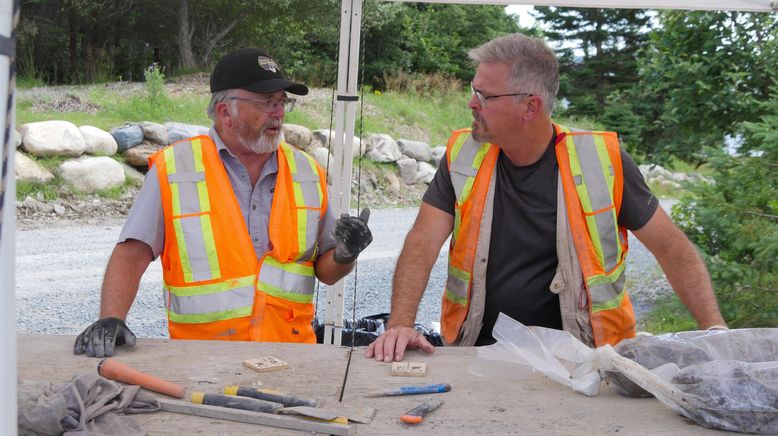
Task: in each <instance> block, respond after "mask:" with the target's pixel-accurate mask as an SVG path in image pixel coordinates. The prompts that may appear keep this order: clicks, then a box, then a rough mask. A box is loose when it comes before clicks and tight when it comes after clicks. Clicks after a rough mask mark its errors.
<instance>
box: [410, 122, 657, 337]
mask: <svg viewBox="0 0 778 436" xmlns="http://www.w3.org/2000/svg"><path fill="white" fill-rule="evenodd" d="M554 139H555V138H554V137H552V138H551V141H550V142H549V146H548V149H547V150H546V152H545V153H544V154H543V156H542V157H541V158H540V159H539V160H538V161H537V162H535V163H533V164H531V165H527V166H515V165H513V164H512V163H511V162H510V160H509V159H508V157H507V156H505V154H504V153H502V152H500V155H499V157H498V159H497V168H496V174H495V176H496V180H495V186H496V188H495V197H494V212H493V215H494V216H493V221H492V236H491V241H490V246H489V264H488V265H487V268H486V304H485V311H484V319H483V328H482V329H481V333H480V335H479V337H478V340H477V341H476V345H488V344H492V343H494V339H493V338H492V328H493V327H494V323H495V321H496V320H497V315H498V314H499V313H500V312H503V313H505V314H506V315H508V316H510V317H512V318H514V319H516V320H518V321H520V322H522V323H523V324H525V325H536V326H542V327H549V328H555V329H560V330H561V329H562V316H561V313H560V308H559V296H558V295H557V294H554V293H553V292H551V291H550V290H549V286H550V285H551V280H553V278H554V274H555V273H556V267H557V253H556V213H557V198H556V196H557V180H558V179H557V174H558V172H559V165H558V164H557V161H556V154H555V151H554ZM621 160H622V167H623V170H624V196H623V199H622V205H621V211H620V213H619V225H621V226H623V227H626V228H627V229H629V230H637V229H640V228H641V227H643V226H644V225H645V224H646V223H647V222H648V220H649V219H650V218H651V217H652V216H653V215H654V212H655V211H656V208H657V205H658V202H657V199H656V197H654V195H653V194H652V193H651V191H650V190H649V189H648V186H646V183H645V181H644V180H643V176H642V175H641V174H640V170H639V169H638V167H637V165H636V164H635V162H634V161H633V160H632V158H631V157H630V156H629V155H628V154H627V153H626V152H625V151H624V150H622V151H621ZM422 200H423V201H424V202H425V203H427V204H429V205H431V206H434V207H436V208H438V209H440V210H442V211H444V212H446V213H449V214H451V215H454V203H455V194H454V187H453V186H452V184H451V176H450V174H449V171H448V164H447V163H446V159H445V157H443V158H442V159H441V160H440V167H439V169H438V172H437V173H436V174H435V178H434V179H433V180H432V183H430V186H429V188H428V189H427V192H426V193H425V194H424V198H423V199H422Z"/></svg>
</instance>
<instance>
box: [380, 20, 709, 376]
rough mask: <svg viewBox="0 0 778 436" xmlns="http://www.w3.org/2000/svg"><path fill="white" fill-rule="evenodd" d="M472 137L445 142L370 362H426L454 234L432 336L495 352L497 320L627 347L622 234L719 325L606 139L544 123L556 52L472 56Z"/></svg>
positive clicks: (705, 324)
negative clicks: (440, 267)
mask: <svg viewBox="0 0 778 436" xmlns="http://www.w3.org/2000/svg"><path fill="white" fill-rule="evenodd" d="M470 57H471V59H472V60H473V61H474V62H475V63H476V64H477V69H476V73H475V77H474V78H473V82H472V84H471V88H472V93H473V94H472V98H471V99H470V102H469V104H468V107H469V108H470V109H471V110H472V113H473V119H474V121H473V125H472V129H462V130H458V131H456V132H454V134H453V135H452V136H451V138H450V139H449V142H448V146H447V150H446V156H445V159H441V162H440V168H439V170H438V172H437V174H436V176H435V179H434V180H433V182H432V183H431V184H430V186H429V189H428V190H427V192H426V194H425V195H424V198H423V203H422V205H421V208H420V209H419V215H418V217H417V218H416V222H415V224H414V225H413V228H412V229H411V231H410V232H409V233H408V236H407V238H406V240H405V245H404V247H403V250H402V252H401V254H400V257H399V259H398V261H397V269H396V271H395V274H394V282H393V289H392V310H391V317H390V319H389V326H388V329H387V330H386V332H385V333H384V334H383V335H382V336H381V337H379V338H378V339H377V340H376V341H375V342H374V343H372V344H371V345H370V346H369V348H368V349H367V352H366V356H367V357H375V358H376V359H377V360H382V361H385V362H391V361H393V360H401V359H402V358H403V356H404V352H405V349H406V348H420V349H422V350H423V351H425V352H432V351H433V350H434V348H433V346H432V345H431V344H430V343H429V342H428V341H427V340H426V339H425V338H424V336H422V335H421V334H419V332H417V331H416V330H414V328H413V326H414V319H415V316H416V311H417V309H418V305H419V301H420V299H421V297H422V295H423V293H424V290H425V288H426V284H427V280H428V279H429V274H430V270H431V268H432V265H433V264H434V263H435V260H436V259H437V257H438V254H439V252H440V248H441V246H442V244H443V243H444V242H445V240H446V239H447V238H448V237H449V236H451V248H450V250H449V263H448V279H447V281H446V287H445V290H444V294H443V308H442V313H441V336H442V338H443V341H444V342H445V343H446V344H447V345H466V346H471V345H488V344H491V343H494V341H495V339H494V337H493V336H492V329H493V326H494V324H495V321H496V320H497V316H498V314H499V313H500V312H502V313H505V314H506V315H508V316H510V317H512V318H514V319H516V320H518V321H520V322H522V323H524V324H526V325H536V326H543V327H548V328H555V329H564V330H566V331H569V332H570V333H572V334H573V335H575V336H576V337H577V338H579V339H580V340H581V341H583V342H584V343H586V344H588V345H591V346H600V345H603V344H615V343H616V342H618V341H620V340H621V339H624V338H628V337H632V336H634V335H635V317H634V314H633V311H632V305H631V303H630V300H629V295H628V294H627V292H626V289H625V286H624V285H625V277H624V271H625V259H626V254H627V233H626V231H627V230H630V231H632V233H633V234H634V235H635V236H636V237H637V238H638V239H639V240H640V241H641V242H642V243H643V244H644V245H645V246H646V247H647V248H648V249H649V250H650V251H651V252H652V253H653V254H654V256H656V258H657V260H658V261H659V264H660V265H661V266H662V268H663V270H664V272H665V274H666V275H667V278H668V280H669V282H670V284H671V285H672V286H673V289H674V290H675V292H676V293H677V294H678V296H679V297H680V298H681V301H683V302H684V303H685V304H686V306H687V307H688V308H689V309H690V311H691V313H692V315H693V316H694V317H695V319H696V320H697V323H698V325H699V326H700V328H703V329H705V328H710V327H714V326H720V327H723V326H724V320H723V319H722V317H721V314H720V313H719V310H718V305H717V303H716V298H715V296H714V294H713V289H712V287H711V282H710V279H709V277H708V274H707V271H706V269H705V265H704V264H703V263H702V261H701V259H700V257H699V255H698V254H697V252H696V250H695V249H694V247H693V246H692V245H691V243H690V242H689V240H688V239H687V238H686V237H685V235H684V234H683V233H682V232H681V231H680V230H679V229H678V228H677V227H676V226H675V225H674V224H673V223H672V221H671V220H670V218H669V217H668V216H667V214H666V213H665V211H664V210H662V208H661V207H659V206H658V202H657V199H656V197H654V195H653V194H651V191H650V190H649V189H648V187H647V186H646V184H645V182H644V180H643V178H642V176H641V175H640V172H639V171H638V168H637V165H635V163H634V162H633V160H632V158H630V156H629V155H628V154H627V153H626V152H624V151H622V150H620V149H619V144H618V138H617V136H616V134H615V133H613V132H586V131H580V130H577V129H571V128H568V127H565V126H562V125H559V124H556V123H554V122H552V120H551V112H552V109H553V105H554V100H555V99H556V93H557V90H558V88H559V67H558V63H557V60H556V57H555V55H554V52H553V51H552V50H551V49H549V48H548V46H546V44H545V43H544V42H543V41H542V40H539V39H535V38H530V37H527V36H525V35H520V34H514V35H508V36H505V37H501V38H497V39H495V40H492V41H490V42H488V43H486V44H484V45H483V46H481V47H478V48H476V49H474V50H472V51H471V52H470Z"/></svg>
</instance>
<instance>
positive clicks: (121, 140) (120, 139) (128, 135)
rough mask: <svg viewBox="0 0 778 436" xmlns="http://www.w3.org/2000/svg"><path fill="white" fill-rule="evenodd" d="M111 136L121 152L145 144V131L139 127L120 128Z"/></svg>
mask: <svg viewBox="0 0 778 436" xmlns="http://www.w3.org/2000/svg"><path fill="white" fill-rule="evenodd" d="M111 135H112V136H113V139H115V140H116V145H118V150H119V151H124V150H127V149H130V148H132V147H135V146H136V145H138V144H140V143H141V142H143V129H141V128H140V127H139V126H125V127H120V128H118V129H114V130H113V131H111Z"/></svg>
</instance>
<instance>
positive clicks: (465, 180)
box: [441, 124, 635, 346]
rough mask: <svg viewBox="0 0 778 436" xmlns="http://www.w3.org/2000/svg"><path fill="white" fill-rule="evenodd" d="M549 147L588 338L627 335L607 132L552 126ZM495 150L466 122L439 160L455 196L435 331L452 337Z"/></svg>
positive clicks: (616, 155)
mask: <svg viewBox="0 0 778 436" xmlns="http://www.w3.org/2000/svg"><path fill="white" fill-rule="evenodd" d="M554 128H555V130H556V133H557V138H556V144H555V151H556V156H557V162H558V164H559V171H560V175H561V179H562V185H563V192H564V197H565V198H564V200H565V206H566V209H567V218H568V221H569V223H570V227H571V232H572V235H573V242H574V246H575V251H576V253H577V257H578V260H579V262H580V264H581V269H582V274H583V277H584V284H585V288H586V291H587V297H588V298H587V303H588V310H589V315H590V316H589V318H590V322H591V327H592V332H593V335H594V340H595V344H596V345H597V346H599V345H603V344H606V343H609V344H615V343H617V342H618V341H620V340H621V339H625V338H629V337H634V335H635V316H634V313H633V311H632V303H631V302H630V299H629V295H628V294H627V292H626V291H625V287H624V269H625V266H626V263H625V259H626V256H627V233H626V229H625V228H623V227H619V226H618V214H619V210H620V209H621V198H622V192H623V186H624V179H623V173H622V167H621V155H620V152H619V143H618V139H617V136H616V134H615V133H613V132H582V131H575V132H573V131H571V130H569V129H566V128H564V127H561V126H558V125H556V124H555V125H554ZM499 152H500V149H499V148H498V147H497V146H496V145H493V144H489V143H484V144H479V143H477V142H476V141H475V140H474V139H473V138H472V136H471V135H470V129H461V130H457V131H455V132H454V133H453V134H452V136H451V138H450V139H449V141H448V144H447V147H446V161H447V163H448V166H449V172H450V174H451V182H452V185H453V187H454V192H455V195H456V204H455V208H454V230H453V232H452V236H451V245H450V249H449V262H448V278H447V280H446V288H445V291H444V293H443V309H442V313H441V330H442V335H443V338H444V339H445V341H446V342H447V343H455V342H456V341H457V340H458V339H459V338H460V337H461V334H462V326H463V324H464V321H465V319H466V318H467V317H468V315H469V314H470V309H471V305H470V302H471V301H470V300H471V292H472V286H473V267H474V262H475V256H476V247H477V246H478V243H479V233H480V231H479V229H480V227H481V218H482V216H483V215H484V210H485V207H491V206H492V205H491V204H487V197H488V190H489V185H490V182H491V180H492V178H493V177H494V168H495V166H496V163H497V157H498V156H499Z"/></svg>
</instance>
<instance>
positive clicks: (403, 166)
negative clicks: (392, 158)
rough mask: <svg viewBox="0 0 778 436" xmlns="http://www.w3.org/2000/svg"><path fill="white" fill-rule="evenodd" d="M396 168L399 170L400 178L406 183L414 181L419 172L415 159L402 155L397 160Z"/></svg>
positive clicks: (410, 183) (409, 183) (411, 183)
mask: <svg viewBox="0 0 778 436" xmlns="http://www.w3.org/2000/svg"><path fill="white" fill-rule="evenodd" d="M397 168H399V170H400V179H402V181H403V183H405V184H406V185H413V184H414V183H416V174H417V173H418V172H419V163H418V162H416V160H415V159H412V158H409V157H404V158H402V159H400V160H398V161H397Z"/></svg>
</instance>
